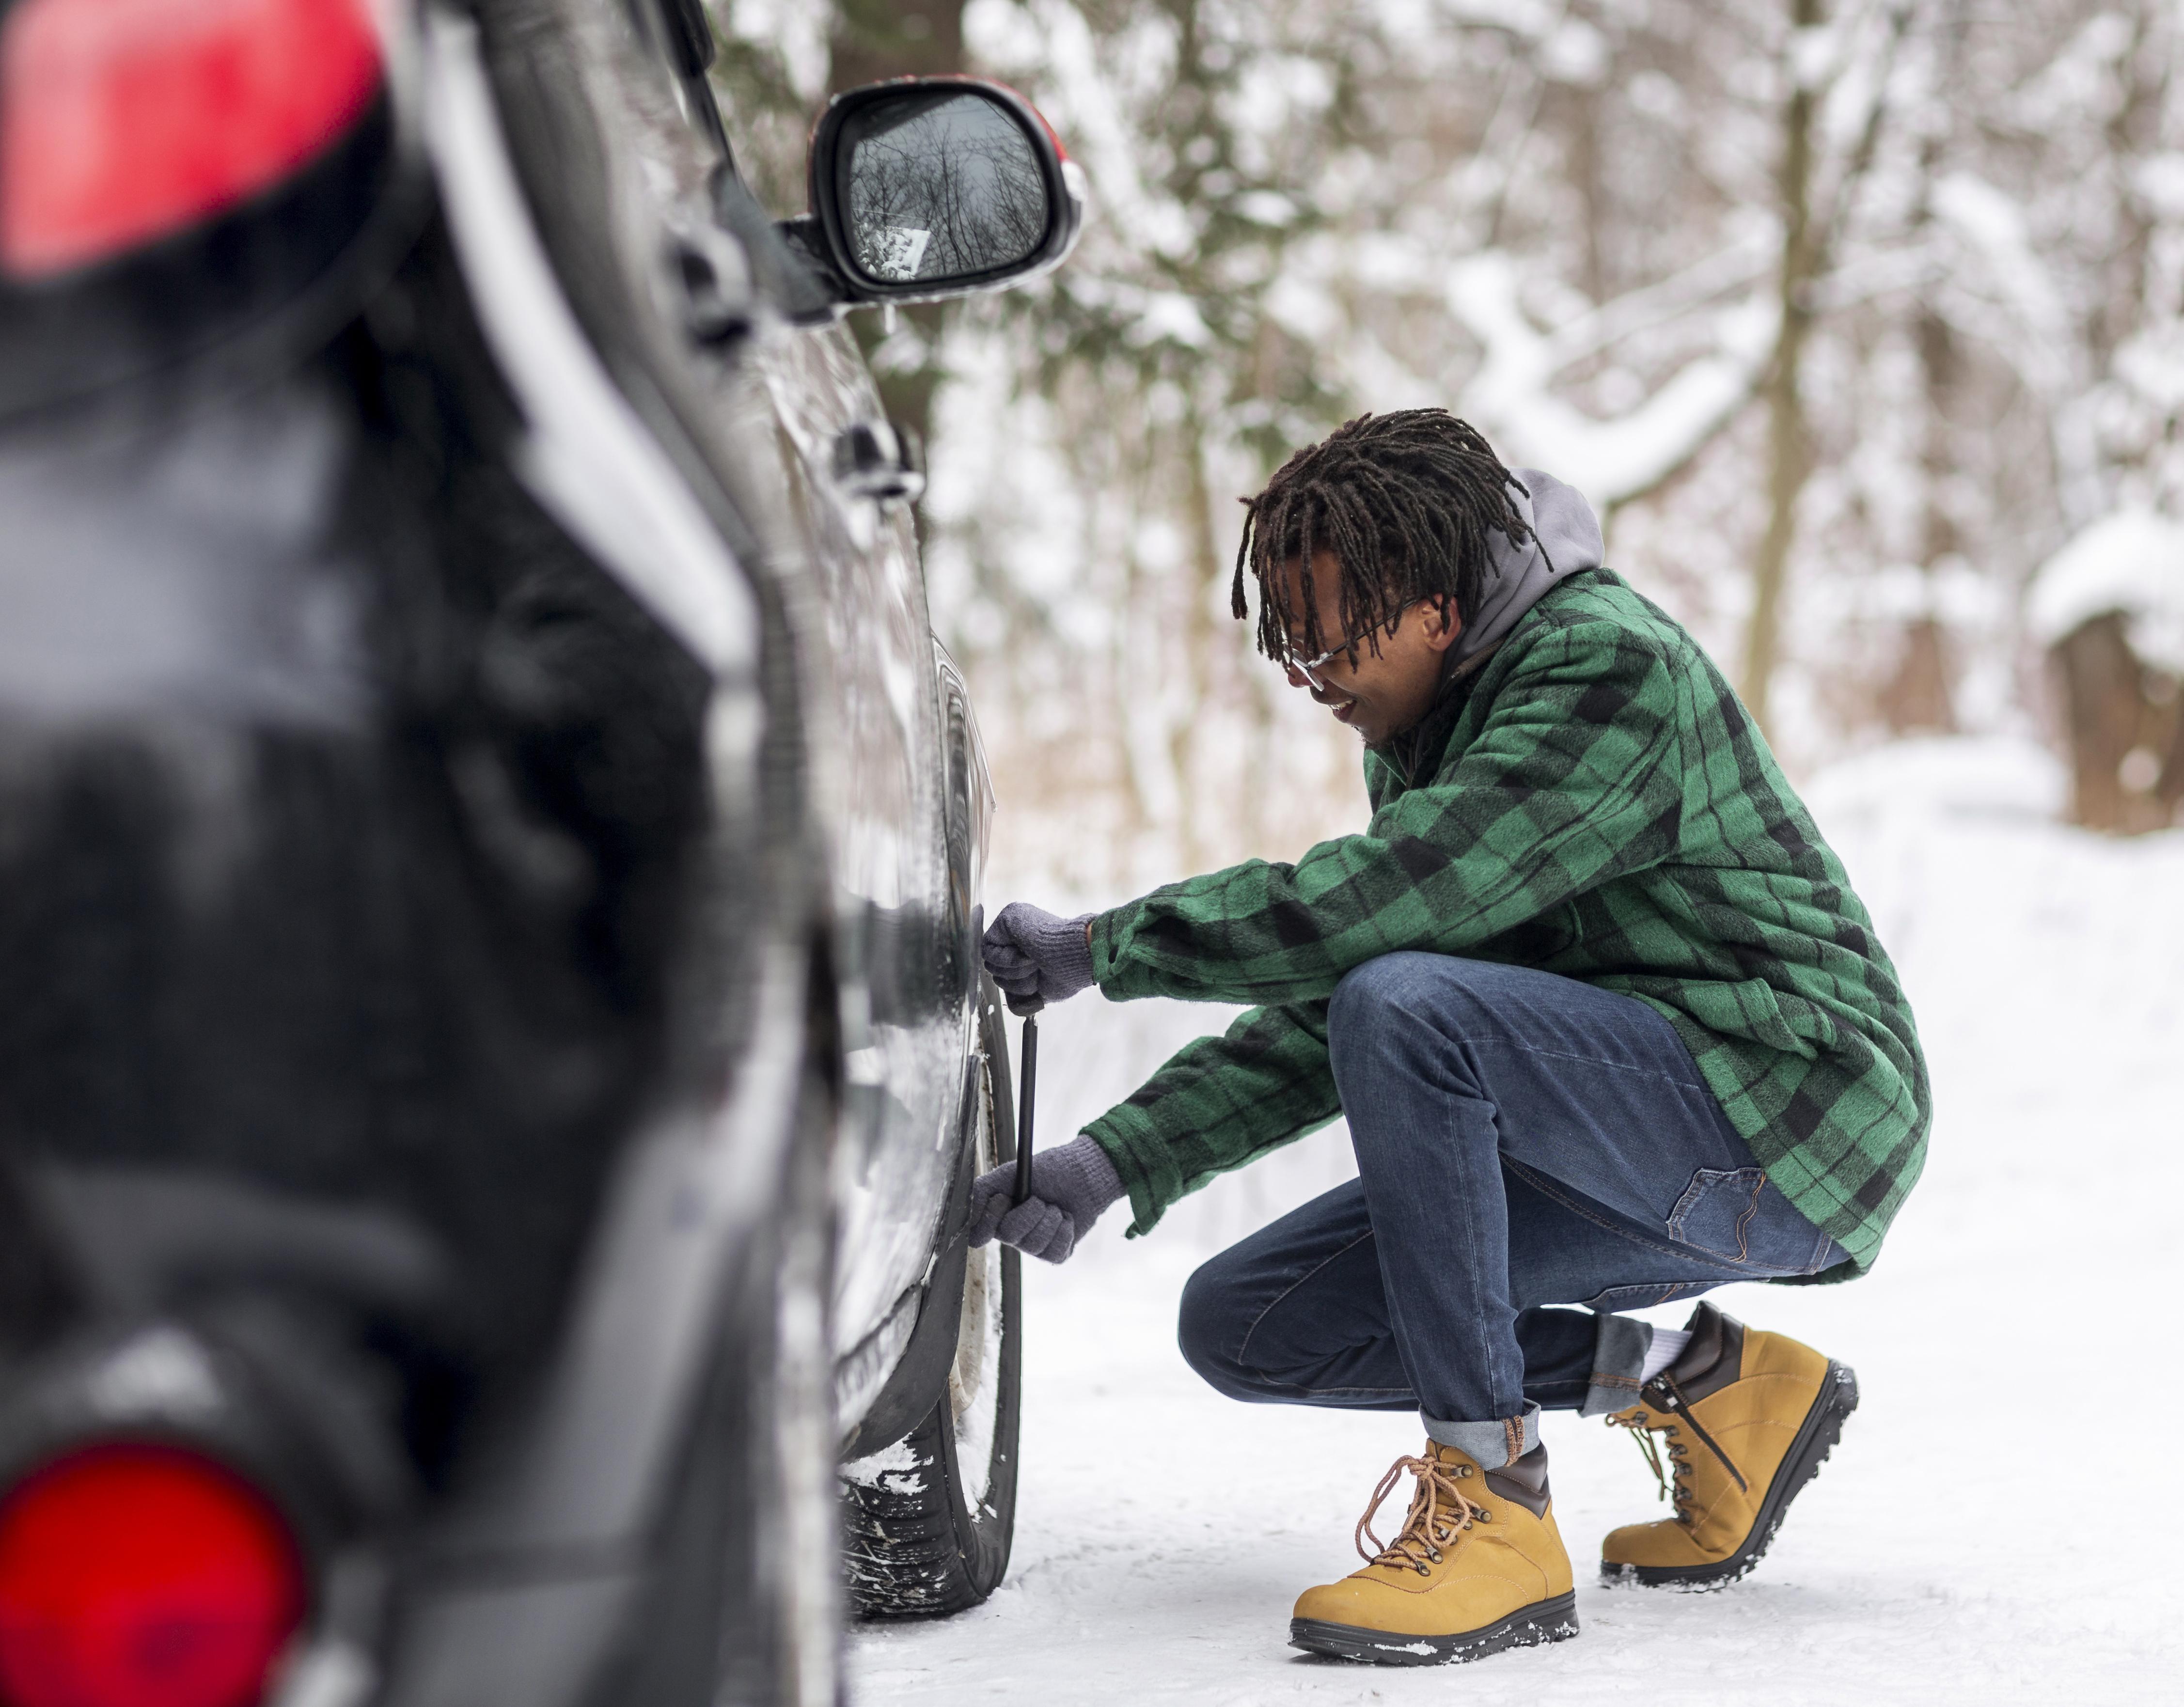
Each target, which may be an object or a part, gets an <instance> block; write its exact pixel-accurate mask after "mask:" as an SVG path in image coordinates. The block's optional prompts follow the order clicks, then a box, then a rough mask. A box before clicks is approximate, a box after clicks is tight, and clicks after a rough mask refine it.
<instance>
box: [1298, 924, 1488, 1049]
mask: <svg viewBox="0 0 2184 1707" xmlns="http://www.w3.org/2000/svg"><path fill="white" fill-rule="evenodd" d="M1483 967H1484V963H1482V962H1479V961H1473V960H1464V959H1458V958H1457V957H1456V956H1455V955H1452V954H1419V953H1417V952H1416V951H1414V950H1410V949H1406V950H1403V951H1401V953H1398V954H1383V955H1381V956H1379V958H1378V959H1372V960H1368V961H1366V962H1365V963H1364V964H1363V965H1358V966H1353V967H1351V969H1350V970H1348V971H1347V972H1346V973H1344V974H1343V975H1342V981H1340V983H1338V984H1337V985H1336V986H1335V987H1334V996H1333V997H1332V998H1329V1002H1328V1004H1327V1048H1328V1053H1329V1054H1330V1055H1331V1056H1333V1057H1334V1061H1335V1064H1336V1073H1335V1076H1336V1077H1337V1079H1338V1080H1339V1079H1340V1077H1341V1076H1342V1072H1341V1069H1342V1064H1343V1063H1344V1062H1346V1061H1354V1062H1359V1063H1361V1064H1362V1061H1363V1059H1365V1058H1366V1057H1368V1056H1369V1055H1373V1054H1379V1053H1383V1052H1385V1050H1386V1049H1388V1048H1390V1045H1399V1044H1400V1043H1401V1042H1402V1041H1403V1040H1405V1039H1407V1038H1408V1037H1412V1035H1414V1034H1415V1033H1417V1032H1419V1031H1429V1032H1433V1033H1435V1034H1439V1033H1440V1032H1442V1031H1444V1030H1445V1029H1446V1025H1447V1023H1448V1020H1449V1018H1450V1015H1449V1013H1448V1009H1449V1008H1450V1006H1451V1002H1453V1003H1455V1004H1457V1005H1459V1006H1461V1005H1462V1004H1463V1003H1464V1001H1465V999H1466V998H1467V997H1468V994H1469V986H1470V983H1471V981H1472V973H1473V971H1474V969H1483Z"/></svg>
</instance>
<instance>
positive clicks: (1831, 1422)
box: [1600, 1361, 1858, 1593]
mask: <svg viewBox="0 0 2184 1707" xmlns="http://www.w3.org/2000/svg"><path fill="white" fill-rule="evenodd" d="M1857 1409H1858V1373H1857V1371H1854V1370H1853V1369H1852V1368H1851V1367H1850V1365H1847V1364H1841V1363H1836V1362H1833V1361H1830V1363H1829V1365H1828V1372H1827V1374H1826V1376H1825V1377H1823V1378H1822V1380H1821V1382H1820V1392H1819V1397H1818V1398H1815V1399H1814V1401H1813V1408H1812V1409H1811V1410H1808V1411H1807V1412H1806V1413H1805V1420H1804V1421H1803V1422H1802V1424H1800V1425H1799V1426H1798V1429H1797V1438H1796V1439H1795V1440H1793V1441H1791V1443H1790V1450H1789V1451H1788V1452H1787V1453H1786V1454H1784V1455H1783V1459H1782V1465H1781V1468H1780V1469H1779V1470H1777V1471H1775V1480H1774V1482H1772V1483H1771V1484H1770V1485H1769V1487H1768V1489H1767V1497H1766V1498H1764V1499H1763V1500H1761V1501H1760V1502H1759V1516H1758V1521H1756V1522H1754V1523H1753V1524H1752V1533H1751V1534H1749V1535H1747V1536H1746V1537H1745V1538H1744V1545H1743V1546H1741V1547H1740V1548H1738V1549H1736V1552H1734V1553H1732V1554H1730V1555H1729V1557H1728V1558H1726V1559H1724V1560H1720V1561H1719V1562H1718V1563H1716V1564H1713V1565H1612V1564H1610V1563H1609V1562H1608V1561H1607V1560H1604V1559H1603V1560H1601V1561H1600V1580H1601V1581H1602V1582H1607V1583H1611V1584H1623V1585H1629V1584H1632V1583H1635V1584H1637V1585H1638V1586H1639V1587H1645V1588H1681V1589H1684V1590H1685V1591H1686V1592H1688V1593H1706V1592H1707V1591H1708V1590H1710V1589H1715V1588H1726V1587H1729V1585H1730V1583H1732V1582H1736V1581H1737V1580H1738V1579H1739V1578H1741V1577H1744V1576H1749V1575H1751V1573H1752V1567H1753V1566H1754V1565H1758V1563H1759V1561H1760V1560H1761V1559H1763V1558H1764V1557H1765V1556H1766V1553H1767V1548H1768V1544H1769V1543H1770V1542H1772V1541H1773V1540H1774V1539H1775V1531H1776V1530H1778V1529H1780V1527H1781V1526H1782V1519H1783V1518H1784V1516H1785V1515H1787V1513H1788V1512H1789V1510H1790V1502H1791V1500H1793V1499H1795V1498H1797V1495H1798V1494H1799V1493H1800V1492H1802V1489H1803V1488H1804V1486H1805V1484H1806V1483H1807V1482H1810V1481H1811V1480H1812V1479H1813V1478H1814V1476H1818V1475H1819V1473H1820V1466H1821V1465H1823V1464H1825V1463H1826V1462H1827V1458H1828V1454H1830V1452H1832V1451H1834V1450H1835V1446H1836V1442H1837V1441H1838V1440H1840V1439H1841V1438H1842V1426H1843V1420H1844V1419H1845V1418H1846V1417H1847V1416H1848V1415H1850V1414H1851V1413H1852V1412H1853V1411H1854V1410H1857Z"/></svg>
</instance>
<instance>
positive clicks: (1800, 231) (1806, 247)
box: [1739, 0, 1821, 730]
mask: <svg viewBox="0 0 2184 1707" xmlns="http://www.w3.org/2000/svg"><path fill="white" fill-rule="evenodd" d="M1820 18H1821V11H1820V0H1791V9H1790V23H1791V30H1792V31H1793V32H1802V31H1807V30H1811V29H1815V28H1817V27H1818V26H1819V23H1820ZM1796 39H1797V37H1796V35H1795V33H1793V35H1792V38H1791V41H1792V47H1791V52H1790V53H1787V54H1786V64H1787V67H1788V69H1789V70H1790V72H1791V81H1790V94H1789V98H1788V100H1787V101H1786V103H1784V105H1783V108H1782V161H1781V166H1780V174H1779V178H1778V181H1779V183H1780V195H1781V203H1782V272H1781V298H1782V303H1781V306H1782V323H1781V328H1780V331H1778V332H1777V333H1776V334H1775V358H1774V361H1773V363H1772V364H1771V365H1770V367H1769V370H1768V375H1767V384H1766V386H1765V387H1764V390H1765V395H1766V398H1767V503H1768V515H1767V531H1766V533H1765V534H1764V535H1763V536H1762V537H1761V539H1760V542H1759V553H1758V557H1757V558H1755V559H1753V561H1752V617H1751V624H1750V626H1749V627H1748V628H1747V630H1746V631H1745V642H1744V669H1743V675H1742V680H1741V682H1740V683H1739V687H1740V688H1741V692H1742V693H1743V695H1744V703H1745V705H1746V707H1747V709H1749V710H1750V712H1751V713H1752V718H1753V720H1755V721H1756V722H1758V725H1759V726H1760V728H1761V729H1762V730H1764V729H1765V728H1766V727H1767V720H1768V690H1769V687H1770V686H1771V684H1772V682H1773V680H1774V676H1775V659H1776V658H1777V656H1778V654H1779V653H1780V641H1781V609H1782V587H1783V581H1784V579H1785V577H1786V574H1787V572H1788V570H1789V564H1790V548H1791V545H1792V544H1793V543H1794V542H1795V540H1796V537H1797V500H1798V498H1800V497H1801V496H1802V494H1803V492H1804V490H1805V477H1806V475H1807V474H1808V472H1809V471H1810V466H1811V446H1810V442H1809V434H1808V429H1807V425H1806V421H1805V399H1804V393H1803V390H1802V367H1803V363H1804V353H1805V340H1806V336H1807V335H1808V333H1809V332H1810V331H1811V330H1812V323H1813V309H1812V283H1813V276H1814V271H1815V270H1816V269H1817V266H1818V264H1819V242H1818V240H1817V233H1816V232H1815V231H1814V220H1813V108H1814V96H1813V91H1812V90H1811V89H1810V88H1808V87H1807V86H1805V84H1804V82H1803V81H1802V80H1801V79H1800V78H1799V77H1798V76H1797V58H1798V55H1797V53H1796V52H1795V42H1796Z"/></svg>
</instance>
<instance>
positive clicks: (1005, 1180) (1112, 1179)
mask: <svg viewBox="0 0 2184 1707" xmlns="http://www.w3.org/2000/svg"><path fill="white" fill-rule="evenodd" d="M1016 1189H1017V1170H1016V1165H1015V1164H1014V1163H1010V1164H1008V1165H1006V1166H1003V1167H998V1168H995V1170H993V1171H992V1172H991V1173H984V1174H981V1175H979V1176H978V1178H977V1179H975V1180H973V1181H972V1182H971V1243H972V1247H973V1248H976V1247H978V1246H979V1245H982V1244H984V1243H986V1242H987V1241H988V1240H989V1239H990V1238H993V1237H995V1236H997V1235H998V1236H999V1237H1000V1240H1001V1242H1002V1243H1005V1244H1011V1245H1014V1246H1015V1247H1016V1248H1017V1249H1018V1250H1020V1251H1022V1253H1023V1254H1025V1255H1026V1256H1028V1257H1044V1258H1045V1259H1046V1260H1047V1261H1049V1262H1050V1263H1058V1262H1061V1261H1062V1260H1063V1259H1066V1258H1067V1256H1068V1255H1069V1254H1070V1252H1072V1251H1073V1250H1075V1249H1076V1248H1077V1242H1078V1240H1079V1239H1081V1238H1083V1237H1084V1235H1085V1233H1086V1232H1087V1231H1088V1230H1089V1228H1090V1227H1091V1225H1092V1223H1093V1222H1095V1221H1096V1220H1099V1219H1100V1212H1101V1211H1102V1210H1104V1209H1106V1207H1107V1205H1108V1204H1112V1203H1113V1202H1115V1201H1116V1200H1117V1198H1120V1197H1122V1196H1123V1182H1122V1180H1121V1179H1120V1178H1119V1177H1118V1176H1117V1175H1116V1172H1115V1165H1114V1164H1113V1163H1112V1162H1111V1161H1109V1160H1108V1159H1107V1153H1106V1151H1105V1150H1103V1149H1101V1148H1100V1146H1099V1145H1098V1144H1097V1143H1095V1142H1094V1141H1093V1138H1092V1136H1091V1134H1090V1133H1089V1132H1080V1133H1078V1136H1077V1137H1073V1138H1072V1139H1071V1140H1070V1141H1069V1142H1068V1143H1066V1144H1064V1145H1063V1146H1062V1147H1061V1148H1060V1149H1058V1150H1041V1151H1040V1152H1039V1154H1037V1155H1035V1156H1034V1157H1033V1158H1032V1159H1031V1195H1030V1196H1029V1197H1028V1198H1025V1199H1024V1200H1023V1202H1022V1203H1021V1204H1018V1203H1017V1201H1016Z"/></svg>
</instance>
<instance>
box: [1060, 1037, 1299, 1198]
mask: <svg viewBox="0 0 2184 1707" xmlns="http://www.w3.org/2000/svg"><path fill="white" fill-rule="evenodd" d="M1341 1112H1342V1105H1341V1104H1340V1101H1339V1100H1338V1098H1336V1096H1335V1094H1334V1070H1333V1069H1332V1068H1331V1067H1329V1065H1328V1058H1327V1004H1326V1003H1325V1002H1324V1001H1318V1002H1295V1003H1291V1004H1287V1005H1285V1006H1283V1007H1279V1008H1255V1009H1252V1010H1251V1012H1250V1013H1248V1014H1245V1015H1240V1016H1239V1017H1238V1019H1237V1020H1236V1023H1235V1024H1234V1025H1233V1026H1230V1027H1229V1030H1228V1032H1227V1034H1226V1035H1225V1036H1222V1037H1201V1038H1199V1039H1198V1040H1197V1041H1196V1042H1195V1043H1188V1044H1185V1045H1184V1048H1181V1049H1180V1050H1178V1051H1177V1053H1176V1054H1174V1055H1173V1056H1172V1057H1171V1058H1170V1059H1169V1060H1168V1062H1167V1065H1165V1066H1163V1067H1162V1069H1161V1070H1159V1071H1158V1072H1156V1073H1155V1074H1154V1075H1153V1076H1152V1077H1151V1078H1150V1079H1148V1080H1147V1081H1145V1084H1144V1085H1143V1086H1142V1087H1140V1088H1139V1090H1138V1091H1137V1092H1136V1093H1134V1094H1133V1095H1132V1096H1131V1097H1130V1098H1129V1099H1128V1101H1127V1102H1124V1103H1122V1104H1117V1106H1116V1107H1115V1108H1112V1109H1109V1110H1108V1111H1107V1112H1106V1114H1104V1115H1101V1116H1100V1118H1099V1119H1098V1120H1095V1121H1094V1122H1093V1123H1092V1124H1091V1125H1090V1126H1087V1127H1086V1128H1085V1130H1086V1131H1087V1132H1089V1133H1091V1135H1092V1137H1094V1139H1095V1141H1097V1143H1099V1145H1100V1148H1102V1149H1104V1150H1106V1153H1107V1155H1108V1157H1109V1159H1111V1160H1112V1161H1113V1162H1114V1164H1115V1171H1116V1173H1117V1175H1118V1176H1120V1177H1121V1179H1122V1182H1123V1186H1124V1187H1126V1188H1127V1189H1128V1192H1129V1194H1130V1215H1131V1220H1130V1231H1131V1232H1133V1233H1142V1232H1149V1231H1150V1230H1151V1227H1152V1226H1153V1224H1154V1223H1155V1222H1156V1221H1157V1220H1160V1218H1161V1215H1162V1211H1163V1210H1165V1209H1167V1206H1168V1205H1169V1204H1172V1203H1173V1202H1175V1201H1176V1199H1177V1198H1181V1197H1184V1196H1187V1195H1188V1194H1189V1193H1192V1192H1195V1191H1196V1190H1197V1189H1198V1188H1199V1187H1201V1186H1202V1185H1204V1184H1205V1183H1206V1182H1207V1181H1208V1180H1210V1179H1212V1177H1213V1176H1215V1175H1216V1174H1219V1173H1225V1172H1227V1171H1228V1170H1229V1169H1231V1168H1240V1167H1241V1166H1243V1165H1244V1164H1245V1163H1246V1162H1249V1161H1254V1160H1256V1159H1258V1158H1259V1157H1261V1156H1262V1155H1264V1154H1266V1153H1267V1152H1268V1150H1272V1149H1279V1148H1280V1147H1281V1146H1282V1145H1284V1144H1285V1143H1289V1142H1290V1140H1291V1139H1293V1138H1299V1137H1303V1136H1304V1134H1305V1133H1307V1132H1310V1131H1312V1128H1313V1127H1315V1126H1325V1125H1326V1124H1327V1123H1328V1122H1329V1120H1333V1119H1334V1117H1335V1116H1336V1115H1339V1114H1340V1113H1341Z"/></svg>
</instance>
